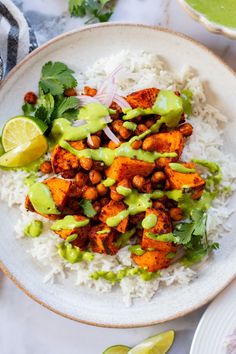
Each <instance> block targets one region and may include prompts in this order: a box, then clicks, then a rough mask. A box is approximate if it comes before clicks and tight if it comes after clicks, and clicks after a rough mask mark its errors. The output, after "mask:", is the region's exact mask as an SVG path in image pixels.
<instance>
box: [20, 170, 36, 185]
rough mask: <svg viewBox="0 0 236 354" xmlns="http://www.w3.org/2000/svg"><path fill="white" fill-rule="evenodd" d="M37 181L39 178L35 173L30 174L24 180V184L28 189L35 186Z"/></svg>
mask: <svg viewBox="0 0 236 354" xmlns="http://www.w3.org/2000/svg"><path fill="white" fill-rule="evenodd" d="M36 181H37V176H36V174H35V173H34V172H32V173H30V174H29V175H28V176H26V177H25V178H24V179H23V182H24V184H25V185H26V186H27V187H30V186H32V184H34V183H35V182H36Z"/></svg>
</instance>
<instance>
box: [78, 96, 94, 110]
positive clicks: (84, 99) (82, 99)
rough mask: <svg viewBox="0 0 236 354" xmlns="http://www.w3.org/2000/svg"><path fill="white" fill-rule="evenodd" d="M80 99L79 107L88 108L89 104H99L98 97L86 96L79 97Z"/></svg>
mask: <svg viewBox="0 0 236 354" xmlns="http://www.w3.org/2000/svg"><path fill="white" fill-rule="evenodd" d="M77 98H78V99H79V106H80V107H84V106H87V104H89V103H99V101H98V99H96V96H94V97H92V96H86V95H79V96H77Z"/></svg>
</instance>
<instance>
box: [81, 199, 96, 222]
mask: <svg viewBox="0 0 236 354" xmlns="http://www.w3.org/2000/svg"><path fill="white" fill-rule="evenodd" d="M79 204H80V206H81V207H82V209H83V211H84V215H86V216H87V217H88V218H92V217H94V216H95V215H96V214H97V212H96V210H95V209H94V207H93V204H92V203H91V201H90V200H87V199H82V200H81V202H80V203H79Z"/></svg>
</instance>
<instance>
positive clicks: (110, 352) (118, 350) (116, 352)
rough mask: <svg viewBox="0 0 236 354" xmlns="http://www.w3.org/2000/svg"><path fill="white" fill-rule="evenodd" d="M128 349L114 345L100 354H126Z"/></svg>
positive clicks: (124, 346)
mask: <svg viewBox="0 0 236 354" xmlns="http://www.w3.org/2000/svg"><path fill="white" fill-rule="evenodd" d="M129 350H130V348H129V347H127V346H126V345H114V346H113V347H109V348H107V349H106V350H105V351H104V352H103V353H102V354H128V352H129Z"/></svg>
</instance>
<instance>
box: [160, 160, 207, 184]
mask: <svg viewBox="0 0 236 354" xmlns="http://www.w3.org/2000/svg"><path fill="white" fill-rule="evenodd" d="M181 165H183V166H184V167H187V168H195V165H194V164H193V163H190V162H189V163H181ZM165 174H166V176H167V179H168V181H169V183H170V187H171V189H182V188H183V187H184V186H187V187H188V188H200V187H203V186H204V185H205V180H204V179H203V178H202V177H201V176H200V175H199V174H198V173H197V172H194V173H181V172H178V171H173V170H172V169H171V167H170V166H169V165H167V166H166V167H165Z"/></svg>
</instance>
